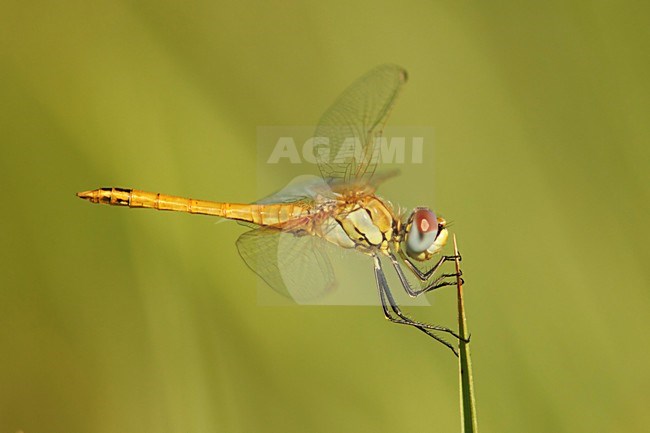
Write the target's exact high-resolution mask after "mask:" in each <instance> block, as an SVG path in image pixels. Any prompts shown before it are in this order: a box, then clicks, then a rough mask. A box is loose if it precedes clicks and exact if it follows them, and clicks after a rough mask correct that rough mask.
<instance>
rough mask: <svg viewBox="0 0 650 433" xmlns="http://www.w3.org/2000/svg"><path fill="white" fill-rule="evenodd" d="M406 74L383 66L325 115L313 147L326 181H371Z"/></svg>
mask: <svg viewBox="0 0 650 433" xmlns="http://www.w3.org/2000/svg"><path fill="white" fill-rule="evenodd" d="M406 79H407V74H406V71H405V70H404V69H403V68H401V67H399V66H396V65H390V64H387V65H381V66H378V67H376V68H375V69H373V70H371V71H370V72H368V73H367V74H366V75H364V76H363V77H361V78H359V79H358V80H357V81H355V82H354V83H353V84H352V85H351V86H350V87H349V88H347V89H346V90H345V91H344V92H343V94H342V95H341V96H340V97H339V98H338V99H337V100H336V102H334V104H333V105H332V106H331V107H330V108H329V109H328V110H327V111H326V112H325V114H324V115H323V117H322V118H321V119H320V122H319V125H318V127H317V128H316V133H315V137H316V144H315V146H314V151H315V155H316V158H317V162H318V167H319V169H320V171H321V175H322V176H323V178H325V179H327V180H328V181H330V180H342V181H344V182H350V181H353V180H361V181H364V180H365V181H367V180H369V179H370V178H371V177H372V175H373V173H374V171H375V168H376V166H377V162H378V156H379V155H378V153H377V152H376V150H375V143H376V139H378V138H379V137H381V134H382V130H383V127H384V124H385V123H386V120H387V118H388V115H389V114H390V112H391V109H392V108H393V105H394V103H395V100H396V98H397V95H398V94H399V92H400V90H401V88H402V85H403V84H404V83H405V82H406Z"/></svg>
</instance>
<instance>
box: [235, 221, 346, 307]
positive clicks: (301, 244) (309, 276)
mask: <svg viewBox="0 0 650 433" xmlns="http://www.w3.org/2000/svg"><path fill="white" fill-rule="evenodd" d="M323 242H324V241H323V240H321V239H319V238H316V237H314V236H309V235H306V236H298V235H295V234H293V233H288V232H283V231H281V230H278V229H275V228H272V227H260V228H257V229H254V230H251V231H248V232H246V233H244V234H242V235H241V236H240V237H239V239H237V249H238V250H239V255H240V256H241V257H242V259H244V262H246V264H247V265H248V267H249V268H251V269H252V270H253V272H255V273H256V274H257V275H259V276H260V278H262V279H263V280H264V281H265V282H266V283H267V284H268V285H269V286H271V288H273V289H274V290H275V291H277V292H278V293H280V294H282V295H284V296H287V297H289V298H291V299H293V300H294V301H296V302H297V303H299V304H300V303H305V302H308V301H310V300H313V299H316V298H318V297H321V296H323V295H324V294H326V293H327V292H330V291H332V290H333V289H334V287H335V285H336V279H335V277H334V271H333V269H332V265H331V263H330V261H329V258H328V256H327V252H326V250H325V248H323V247H324V245H323Z"/></svg>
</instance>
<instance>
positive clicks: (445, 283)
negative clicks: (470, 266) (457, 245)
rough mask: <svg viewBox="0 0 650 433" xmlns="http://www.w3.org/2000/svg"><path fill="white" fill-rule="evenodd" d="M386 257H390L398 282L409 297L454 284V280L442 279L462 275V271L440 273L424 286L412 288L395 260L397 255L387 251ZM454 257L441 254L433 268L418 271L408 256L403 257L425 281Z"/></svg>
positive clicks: (409, 266) (454, 257)
mask: <svg viewBox="0 0 650 433" xmlns="http://www.w3.org/2000/svg"><path fill="white" fill-rule="evenodd" d="M388 257H389V258H390V261H391V263H392V265H393V268H395V272H397V276H398V278H399V281H400V283H402V287H404V290H405V291H406V293H408V295H409V296H411V297H416V296H419V295H421V294H422V293H427V292H430V291H432V290H435V289H439V288H441V287H445V286H453V285H456V281H444V279H445V278H451V277H454V278H457V277H460V276H461V275H462V272H459V273H453V274H442V275H440V276H439V277H438V278H436V279H435V280H433V281H432V282H431V283H429V284H427V286H426V287H422V288H419V289H414V288H413V287H411V283H409V281H408V279H407V278H406V275H405V274H404V270H403V269H402V267H401V266H400V264H399V262H398V261H397V257H395V255H394V254H393V253H392V252H389V253H388ZM455 259H456V256H442V257H441V258H440V260H439V261H438V263H436V265H435V266H434V267H433V268H431V269H429V270H428V271H427V272H422V271H420V270H419V269H418V268H417V267H415V265H413V264H412V263H411V262H410V261H409V259H408V258H406V259H405V263H407V266H408V268H409V269H410V270H412V271H413V273H414V274H415V275H416V276H417V277H418V278H419V279H420V281H422V282H426V281H428V280H429V278H430V277H431V276H432V275H433V274H434V272H435V271H436V270H437V269H438V268H439V267H440V266H441V265H442V264H443V263H444V262H445V261H448V260H455Z"/></svg>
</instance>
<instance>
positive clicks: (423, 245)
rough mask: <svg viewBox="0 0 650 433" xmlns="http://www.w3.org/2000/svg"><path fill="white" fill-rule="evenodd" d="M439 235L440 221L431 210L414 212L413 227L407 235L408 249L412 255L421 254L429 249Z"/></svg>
mask: <svg viewBox="0 0 650 433" xmlns="http://www.w3.org/2000/svg"><path fill="white" fill-rule="evenodd" d="M437 235H438V220H437V218H436V215H435V214H434V213H433V212H431V210H429V209H426V208H418V209H416V210H415V211H413V215H412V217H411V227H410V229H409V231H408V233H407V234H406V248H407V250H408V251H409V252H410V253H414V254H420V253H422V252H423V251H425V250H426V249H428V248H429V247H430V246H431V245H433V242H434V241H435V240H436V236H437Z"/></svg>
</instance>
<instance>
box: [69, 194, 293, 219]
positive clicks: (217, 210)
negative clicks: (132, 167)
mask: <svg viewBox="0 0 650 433" xmlns="http://www.w3.org/2000/svg"><path fill="white" fill-rule="evenodd" d="M77 197H79V198H83V199H85V200H88V201H90V202H92V203H101V204H108V205H111V206H126V207H131V208H148V209H157V210H166V211H174V212H186V213H191V214H200V215H212V216H217V217H222V218H228V219H232V220H237V221H245V222H251V223H253V224H258V225H278V224H283V223H285V222H287V221H290V220H293V219H296V218H298V217H300V216H303V215H304V214H305V212H306V211H305V209H304V208H303V207H301V206H298V205H296V204H293V203H287V204H241V203H223V202H215V201H207V200H196V199H192V198H185V197H177V196H173V195H167V194H161V193H155V192H147V191H141V190H137V189H129V188H99V189H95V190H92V191H84V192H80V193H77Z"/></svg>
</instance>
